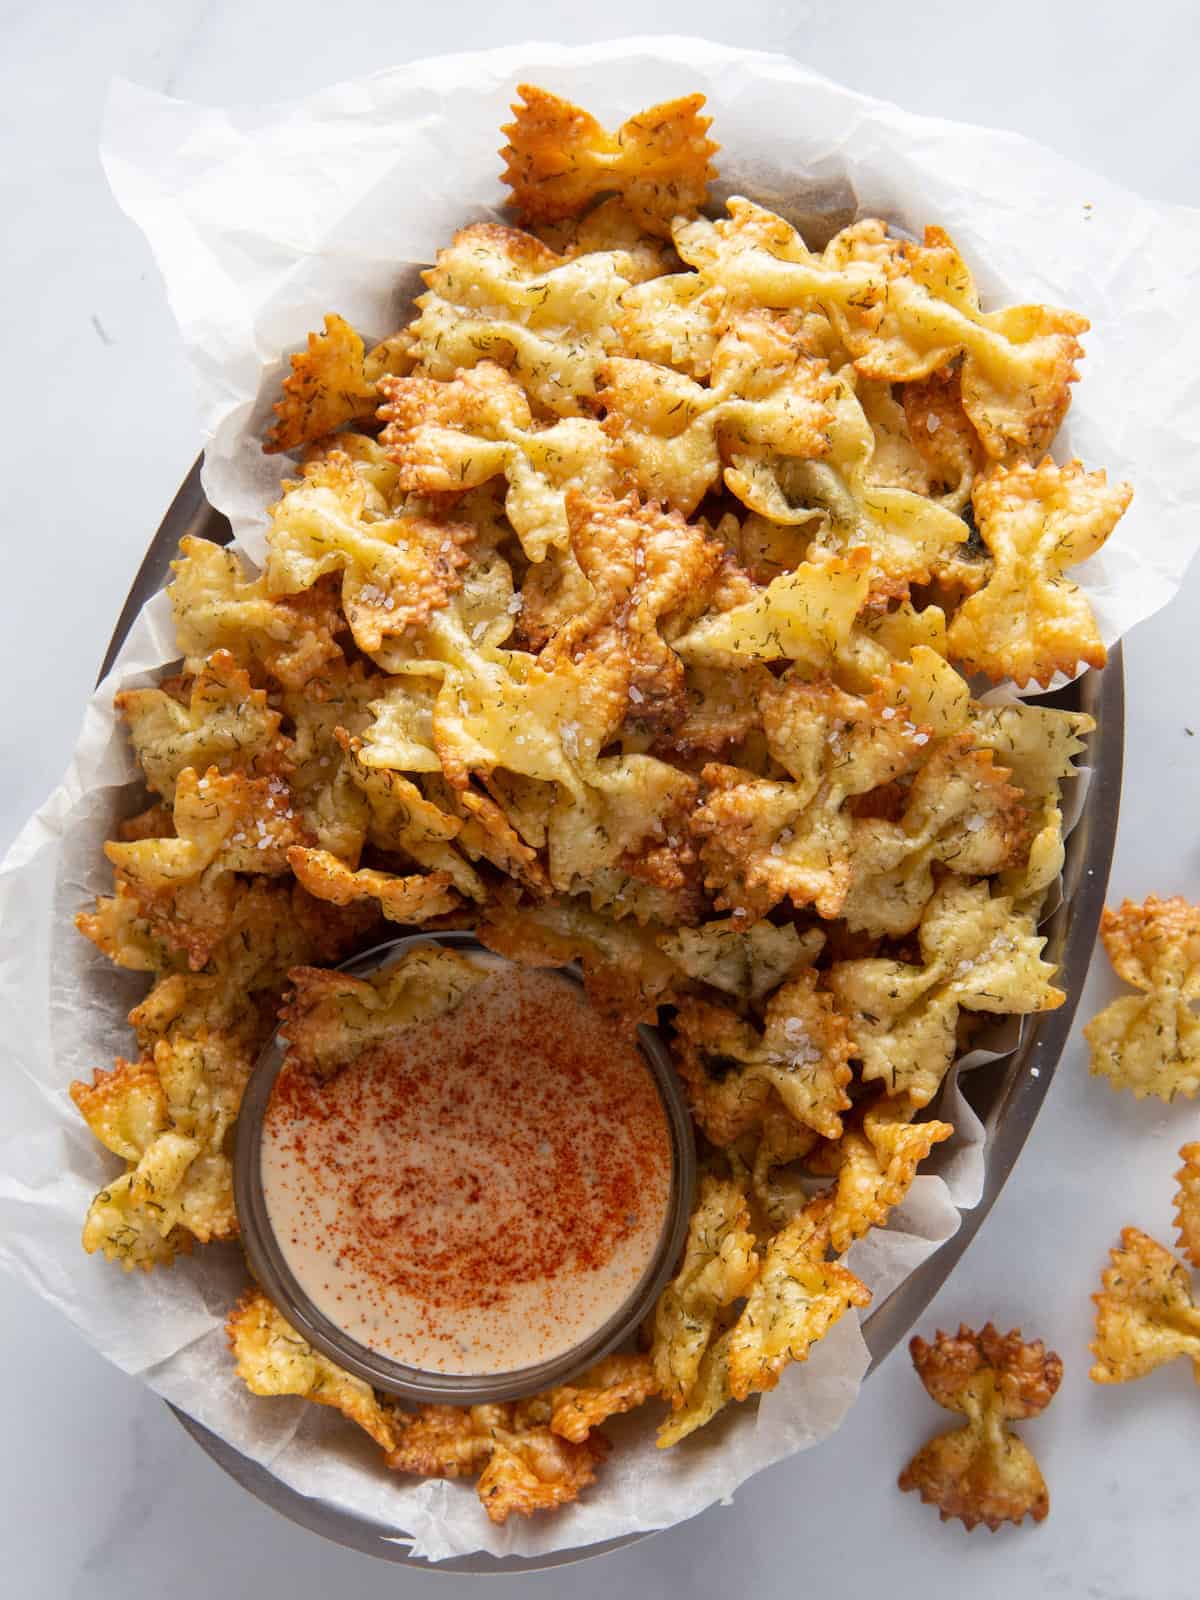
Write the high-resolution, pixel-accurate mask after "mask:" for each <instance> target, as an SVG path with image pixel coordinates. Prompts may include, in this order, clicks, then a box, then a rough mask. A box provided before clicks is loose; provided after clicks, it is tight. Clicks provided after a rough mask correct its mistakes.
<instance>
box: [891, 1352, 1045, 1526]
mask: <svg viewBox="0 0 1200 1600" xmlns="http://www.w3.org/2000/svg"><path fill="white" fill-rule="evenodd" d="M909 1350H910V1351H911V1352H912V1359H913V1366H914V1367H915V1368H916V1371H917V1375H918V1377H919V1378H920V1379H921V1382H922V1383H923V1384H924V1385H925V1388H926V1390H927V1391H928V1393H929V1396H930V1399H932V1400H936V1401H937V1403H938V1405H940V1406H945V1407H946V1409H947V1410H948V1411H957V1412H958V1413H960V1415H962V1416H965V1417H966V1419H967V1424H966V1426H965V1427H964V1428H959V1429H956V1430H955V1431H954V1432H951V1433H943V1434H940V1435H938V1437H937V1438H934V1439H931V1440H930V1441H929V1443H928V1444H926V1445H924V1446H923V1447H922V1448H921V1449H920V1450H918V1452H917V1454H916V1455H915V1456H914V1457H913V1458H912V1460H911V1461H910V1462H909V1463H908V1465H907V1466H906V1467H905V1469H904V1471H903V1472H902V1473H901V1474H900V1480H899V1482H900V1488H901V1489H905V1490H907V1489H916V1490H917V1491H918V1492H919V1494H920V1496H921V1499H922V1500H924V1501H925V1503H926V1504H927V1505H934V1506H937V1508H938V1510H939V1512H940V1513H941V1518H942V1521H943V1522H947V1521H949V1519H950V1518H951V1517H957V1518H958V1520H959V1521H960V1522H961V1523H962V1524H963V1526H964V1527H965V1528H966V1529H967V1530H968V1531H970V1530H971V1529H972V1528H974V1527H976V1526H977V1525H978V1524H979V1523H981V1522H983V1523H986V1525H987V1526H988V1527H989V1528H990V1529H991V1530H992V1532H993V1533H994V1532H995V1531H996V1529H997V1528H998V1527H999V1526H1000V1524H1001V1523H1003V1522H1017V1523H1019V1522H1021V1521H1023V1519H1024V1518H1025V1517H1026V1516H1027V1515H1028V1516H1030V1517H1032V1518H1033V1520H1034V1521H1035V1522H1041V1521H1043V1520H1044V1519H1045V1517H1046V1515H1047V1513H1048V1512H1049V1510H1050V1495H1049V1491H1048V1490H1047V1488H1046V1482H1045V1479H1044V1478H1043V1477H1042V1474H1041V1471H1040V1469H1039V1468H1038V1464H1037V1462H1036V1461H1035V1460H1034V1458H1033V1456H1032V1454H1031V1453H1030V1451H1029V1449H1028V1447H1027V1446H1026V1445H1025V1444H1024V1443H1023V1442H1022V1441H1021V1440H1020V1439H1019V1438H1018V1437H1017V1435H1016V1434H1015V1433H1013V1431H1012V1430H1011V1428H1007V1427H1005V1423H1006V1422H1009V1421H1017V1420H1021V1419H1024V1418H1028V1417H1036V1416H1038V1415H1039V1414H1040V1413H1041V1412H1043V1411H1044V1410H1045V1409H1046V1407H1047V1406H1048V1405H1049V1404H1050V1402H1051V1400H1053V1398H1054V1396H1055V1394H1056V1392H1057V1390H1058V1386H1059V1384H1060V1383H1061V1381H1062V1361H1061V1360H1060V1359H1059V1357H1058V1356H1057V1355H1055V1354H1054V1352H1053V1351H1047V1350H1046V1347H1045V1345H1044V1344H1043V1343H1042V1341H1041V1340H1040V1339H1038V1340H1035V1341H1034V1342H1033V1343H1027V1342H1026V1341H1025V1340H1023V1339H1022V1338H1021V1335H1020V1333H1019V1331H1018V1330H1017V1329H1016V1328H1014V1329H1013V1330H1012V1332H1011V1333H1007V1334H1003V1335H1002V1334H1000V1333H999V1332H998V1331H997V1329H996V1328H995V1327H993V1325H992V1324H991V1323H990V1322H989V1323H988V1324H987V1326H986V1327H984V1328H981V1329H980V1331H979V1332H978V1333H975V1332H973V1331H972V1329H970V1328H968V1327H967V1326H966V1325H965V1324H964V1325H963V1326H962V1327H960V1328H959V1330H958V1333H957V1334H955V1335H953V1336H952V1335H950V1334H946V1333H942V1332H939V1333H938V1335H937V1338H936V1339H935V1340H934V1342H933V1343H932V1344H927V1343H926V1341H925V1340H924V1339H922V1338H920V1336H917V1337H916V1338H914V1339H913V1340H912V1342H911V1344H910V1345H909Z"/></svg>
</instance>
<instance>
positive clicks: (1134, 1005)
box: [1083, 895, 1200, 1100]
mask: <svg viewBox="0 0 1200 1600" xmlns="http://www.w3.org/2000/svg"><path fill="white" fill-rule="evenodd" d="M1100 937H1101V939H1102V940H1103V942H1104V948H1105V949H1106V950H1107V951H1108V955H1109V959H1110V960H1111V962H1112V964H1113V966H1114V968H1115V969H1116V972H1117V975H1118V976H1119V977H1121V978H1123V979H1124V980H1125V982H1126V983H1130V984H1132V985H1133V986H1134V987H1135V988H1137V989H1140V990H1142V991H1143V992H1142V994H1140V995H1130V996H1127V997H1125V998H1122V999H1119V1000H1114V1001H1113V1002H1112V1003H1111V1005H1108V1006H1106V1007H1105V1008H1104V1010H1103V1011H1101V1012H1100V1014H1099V1015H1098V1016H1095V1017H1093V1018H1092V1020H1091V1021H1090V1022H1089V1023H1088V1025H1087V1027H1086V1028H1085V1029H1084V1030H1083V1031H1084V1036H1085V1037H1086V1039H1087V1042H1088V1045H1089V1047H1090V1049H1091V1069H1092V1072H1093V1073H1094V1074H1096V1075H1097V1076H1104V1077H1106V1078H1107V1079H1108V1081H1109V1082H1110V1083H1111V1084H1112V1086H1113V1088H1114V1089H1131V1090H1132V1091H1133V1093H1134V1094H1135V1095H1136V1096H1137V1098H1138V1099H1139V1100H1141V1099H1144V1097H1145V1096H1146V1095H1148V1094H1153V1095H1157V1096H1158V1098H1159V1099H1160V1100H1171V1099H1173V1098H1174V1097H1175V1095H1177V1094H1181V1095H1184V1096H1186V1097H1188V1098H1189V1099H1190V1098H1191V1097H1192V1096H1193V1095H1194V1094H1195V1093H1196V1092H1197V1090H1200V1018H1198V1017H1197V1015H1196V1013H1195V1012H1194V1011H1193V1010H1192V1007H1191V1004H1190V1002H1191V1001H1193V1000H1195V999H1198V998H1200V910H1198V909H1197V908H1196V907H1195V906H1190V905H1188V903H1187V901H1186V900H1181V899H1180V898H1179V897H1178V896H1175V897H1174V898H1172V899H1170V900H1160V899H1159V898H1158V897H1157V895H1150V897H1149V898H1148V899H1147V900H1146V901H1145V902H1144V904H1142V905H1137V904H1135V903H1134V902H1133V901H1132V900H1126V901H1125V902H1124V903H1123V904H1122V905H1121V907H1120V908H1119V909H1118V910H1117V911H1110V910H1109V909H1108V908H1107V907H1106V908H1105V911H1104V915H1103V917H1102V918H1101V919H1100Z"/></svg>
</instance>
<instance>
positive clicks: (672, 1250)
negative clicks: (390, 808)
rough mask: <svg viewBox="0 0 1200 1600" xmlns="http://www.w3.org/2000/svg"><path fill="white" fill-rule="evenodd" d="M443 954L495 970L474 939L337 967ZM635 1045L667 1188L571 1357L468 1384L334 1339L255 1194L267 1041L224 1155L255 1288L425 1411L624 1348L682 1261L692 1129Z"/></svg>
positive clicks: (343, 1337)
mask: <svg viewBox="0 0 1200 1600" xmlns="http://www.w3.org/2000/svg"><path fill="white" fill-rule="evenodd" d="M430 945H445V946H450V947H451V948H453V949H455V950H461V951H463V952H464V953H466V954H470V953H471V952H472V951H476V952H478V953H479V954H481V955H486V956H487V957H488V960H489V963H492V964H495V963H497V962H499V963H502V964H505V965H516V963H510V962H505V960H504V958H503V957H498V956H496V955H495V954H494V953H493V952H492V951H489V950H487V949H486V948H485V946H484V945H482V944H480V942H479V940H478V939H476V938H475V936H474V934H471V933H461V932H454V931H448V932H439V933H420V934H410V935H406V936H404V937H402V938H399V939H390V940H388V941H387V942H386V943H384V944H378V945H375V946H374V947H373V948H372V949H370V950H367V951H364V952H363V954H361V955H358V956H355V957H353V958H352V959H351V960H350V961H346V962H344V963H343V964H342V966H341V967H340V968H339V971H342V972H347V973H349V974H350V975H351V976H352V977H356V978H361V977H365V976H366V974H368V973H370V972H374V971H376V970H377V969H378V968H379V967H382V966H384V965H386V964H387V963H388V962H390V961H393V960H395V959H396V958H397V957H398V956H401V955H403V954H404V953H405V952H406V951H409V950H414V949H417V948H419V947H421V946H426V947H428V946H430ZM554 970H555V971H556V972H557V973H559V974H561V975H564V976H566V977H569V978H571V979H572V980H573V981H574V982H576V983H579V984H580V985H581V986H582V984H581V978H580V974H579V972H578V970H577V969H576V968H574V967H569V966H568V967H557V968H555V969H554ZM637 1036H638V1045H639V1048H640V1049H641V1052H642V1055H643V1056H644V1058H645V1061H646V1065H647V1067H648V1069H649V1071H650V1075H651V1077H652V1079H653V1081H654V1084H655V1087H656V1088H657V1090H658V1094H659V1098H660V1100H661V1101H662V1107H663V1111H664V1113H665V1115H666V1119H667V1127H668V1129H669V1132H670V1138H671V1188H670V1197H669V1200H668V1203H667V1210H666V1215H665V1217H664V1219H663V1226H662V1231H661V1233H660V1235H659V1239H658V1244H657V1247H656V1249H655V1251H654V1254H653V1256H652V1257H651V1259H650V1261H649V1263H648V1264H647V1266H646V1270H645V1271H644V1272H643V1274H642V1277H641V1279H640V1280H639V1282H638V1284H637V1286H636V1288H635V1289H634V1290H633V1292H632V1293H631V1294H630V1295H629V1297H628V1298H627V1299H626V1301H625V1302H624V1304H623V1305H622V1306H620V1308H619V1309H618V1310H617V1311H616V1312H614V1314H613V1315H612V1316H611V1317H610V1318H609V1319H608V1321H607V1322H605V1323H603V1324H602V1325H601V1326H600V1327H599V1328H597V1329H596V1330H595V1331H594V1332H593V1333H591V1334H589V1335H588V1337H587V1338H586V1339H584V1340H583V1341H582V1342H581V1343H579V1344H577V1345H575V1346H574V1347H573V1348H572V1349H570V1350H567V1351H564V1352H563V1354H562V1355H559V1356H556V1357H554V1359H553V1360H550V1361H544V1362H541V1363H539V1364H538V1365H537V1366H532V1367H521V1368H514V1369H513V1370H512V1371H508V1372H498V1373H495V1372H494V1373H487V1374H486V1375H481V1376H475V1375H471V1374H457V1373H440V1372H424V1371H422V1370H420V1369H419V1368H417V1367H409V1366H405V1365H403V1364H402V1363H400V1362H398V1361H393V1360H391V1359H390V1358H389V1357H387V1356H384V1355H381V1354H379V1353H378V1352H377V1351H375V1350H371V1349H370V1348H368V1347H367V1346H366V1345H363V1344H360V1343H359V1342H358V1341H357V1340H356V1339H352V1338H351V1337H350V1336H349V1335H348V1334H346V1333H344V1332H343V1331H342V1329H341V1328H339V1327H338V1325H337V1324H336V1323H335V1322H332V1321H330V1319H329V1318H328V1317H327V1316H325V1314H324V1313H323V1312H321V1311H319V1310H318V1309H317V1307H316V1306H315V1305H314V1304H313V1302H312V1301H311V1300H310V1299H309V1297H308V1295H307V1294H306V1293H305V1291H304V1289H303V1287H302V1286H301V1285H300V1283H299V1282H298V1281H297V1279H296V1277H295V1275H294V1274H293V1272H292V1270H291V1268H290V1266H289V1265H288V1263H287V1260H286V1259H285V1257H284V1254H283V1251H282V1249H281V1248H280V1246H279V1242H278V1240H277V1239H276V1237H275V1233H274V1231H273V1229H272V1227H271V1222H270V1217H269V1216H268V1213H267V1204H266V1197H265V1195H264V1192H263V1183H262V1169H261V1164H260V1159H259V1156H260V1148H261V1141H262V1126H263V1118H264V1116H265V1114H266V1110H267V1105H268V1102H269V1100H270V1097H271V1090H272V1089H273V1088H274V1085H275V1079H276V1077H277V1076H278V1074H279V1069H280V1068H281V1066H282V1065H283V1061H284V1056H285V1054H286V1051H285V1048H284V1045H283V1043H282V1041H281V1039H280V1036H279V1034H278V1033H277V1034H276V1035H275V1036H274V1038H273V1039H272V1040H271V1042H270V1043H269V1044H268V1045H267V1047H266V1049H265V1050H264V1051H263V1053H262V1055H261V1056H260V1057H259V1059H258V1061H257V1063H256V1064H255V1067H254V1071H253V1072H252V1073H251V1075H250V1081H249V1083H248V1084H247V1086H246V1093H245V1096H244V1098H243V1100H242V1108H241V1112H240V1114H239V1116H238V1124H237V1144H236V1149H235V1153H234V1198H235V1201H236V1205H237V1214H238V1221H239V1223H240V1226H241V1242H242V1246H243V1248H244V1250H245V1252H246V1257H247V1260H248V1261H249V1263H250V1270H251V1272H253V1274H254V1276H255V1278H256V1279H257V1280H258V1282H259V1284H260V1285H261V1287H262V1288H263V1290H264V1291H265V1293H266V1294H267V1295H268V1297H269V1298H270V1299H271V1300H272V1301H273V1302H274V1303H275V1305H276V1306H277V1307H278V1308H279V1310H280V1311H281V1312H282V1314H283V1315H284V1316H285V1317H286V1318H287V1320H288V1321H289V1322H290V1323H291V1325H292V1326H293V1327H294V1328H295V1329H296V1331H297V1332H298V1333H300V1334H301V1335H303V1337H304V1338H305V1339H307V1340H308V1342H309V1343H310V1344H311V1345H312V1346H313V1348H314V1349H316V1350H320V1351H321V1352H322V1353H323V1354H324V1355H327V1356H328V1357H329V1358H330V1359H331V1360H332V1361H336V1362H337V1364H338V1365H339V1366H340V1367H344V1368H345V1370H346V1371H347V1372H352V1373H353V1374H354V1375H355V1377H358V1378H362V1379H364V1380H365V1381H366V1382H367V1383H369V1384H370V1385H371V1386H372V1388H375V1389H381V1390H383V1391H384V1392H385V1393H387V1394H393V1395H398V1396H399V1397H400V1398H402V1399H405V1400H411V1401H416V1402H419V1403H421V1404H431V1405H458V1406H472V1405H483V1404H487V1403H489V1402H494V1401H504V1400H518V1399H521V1398H523V1397H524V1396H526V1395H531V1394H537V1393H539V1392H540V1391H541V1390H543V1389H548V1388H552V1387H553V1386H554V1385H556V1384H560V1383H565V1382H567V1381H568V1380H569V1379H570V1378H572V1377H574V1376H575V1375H576V1374H577V1373H580V1372H582V1371H583V1370H584V1369H585V1368H587V1367H589V1366H591V1365H592V1363H593V1362H595V1361H598V1360H599V1359H600V1357H601V1356H605V1355H608V1354H609V1352H610V1351H613V1350H615V1349H616V1348H617V1347H618V1346H619V1345H621V1344H624V1343H625V1341H626V1340H627V1339H629V1338H630V1337H631V1336H632V1335H633V1334H634V1333H635V1332H636V1330H637V1328H638V1327H639V1325H640V1324H641V1322H642V1320H643V1319H644V1318H645V1316H646V1314H647V1312H648V1311H649V1310H650V1309H651V1308H652V1306H653V1305H654V1302H655V1301H656V1300H657V1298H658V1296H659V1294H660V1292H661V1291H662V1289H663V1287H664V1285H665V1284H666V1283H667V1280H668V1279H669V1278H670V1276H671V1274H672V1272H673V1270H674V1268H675V1264H676V1262H677V1261H678V1259H679V1257H680V1255H681V1253H682V1251H683V1245H684V1241H685V1239H686V1237H687V1229H688V1220H689V1218H690V1216H691V1211H692V1201H693V1195H694V1189H695V1181H696V1177H695V1174H696V1153H695V1144H694V1141H693V1137H692V1122H691V1117H690V1115H689V1113H688V1108H687V1103H686V1101H685V1099H684V1097H683V1092H682V1090H681V1088H680V1084H679V1079H678V1076H677V1075H676V1072H675V1069H674V1067H673V1066H672V1064H671V1057H670V1053H669V1051H668V1050H667V1047H666V1045H665V1043H664V1042H663V1039H662V1037H661V1035H660V1034H659V1033H658V1031H657V1030H656V1029H654V1028H651V1027H647V1026H646V1025H645V1024H639V1026H638V1030H637Z"/></svg>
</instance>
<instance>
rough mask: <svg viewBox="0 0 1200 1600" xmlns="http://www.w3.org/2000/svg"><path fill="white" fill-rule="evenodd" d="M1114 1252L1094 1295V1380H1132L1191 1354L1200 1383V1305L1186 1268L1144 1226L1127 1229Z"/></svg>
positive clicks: (1123, 1231) (1114, 1381)
mask: <svg viewBox="0 0 1200 1600" xmlns="http://www.w3.org/2000/svg"><path fill="white" fill-rule="evenodd" d="M1110 1254H1111V1256H1112V1264H1111V1266H1109V1267H1106V1268H1105V1270H1104V1272H1103V1273H1102V1274H1101V1278H1100V1282H1101V1284H1102V1285H1103V1290H1102V1292H1101V1293H1100V1294H1096V1295H1093V1296H1092V1299H1093V1300H1094V1301H1095V1302H1096V1337H1095V1339H1094V1340H1093V1341H1092V1345H1091V1351H1092V1354H1093V1355H1094V1356H1095V1357H1096V1360H1095V1363H1094V1364H1093V1366H1092V1369H1091V1377H1092V1380H1093V1381H1094V1382H1095V1383H1129V1382H1131V1381H1132V1380H1133V1379H1134V1378H1144V1377H1145V1376H1146V1374H1147V1373H1149V1372H1153V1371H1154V1369H1155V1367H1161V1366H1163V1365H1165V1364H1166V1363H1167V1362H1168V1361H1174V1360H1175V1359H1176V1358H1177V1357H1178V1356H1187V1357H1188V1358H1189V1359H1190V1360H1191V1363H1192V1366H1193V1368H1194V1370H1195V1376H1196V1380H1197V1382H1200V1308H1197V1306H1196V1304H1195V1301H1194V1299H1193V1296H1192V1286H1191V1283H1190V1282H1189V1280H1188V1275H1187V1270H1186V1268H1185V1267H1184V1266H1183V1265H1182V1263H1181V1262H1179V1261H1177V1260H1176V1259H1175V1257H1174V1256H1173V1255H1172V1254H1171V1252H1170V1251H1169V1250H1167V1249H1166V1248H1164V1246H1163V1245H1161V1244H1159V1243H1158V1242H1157V1240H1155V1239H1151V1238H1150V1236H1149V1235H1148V1234H1145V1233H1143V1232H1142V1231H1141V1229H1140V1228H1123V1229H1122V1230H1121V1244H1120V1248H1119V1249H1114V1250H1112V1251H1110Z"/></svg>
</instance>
